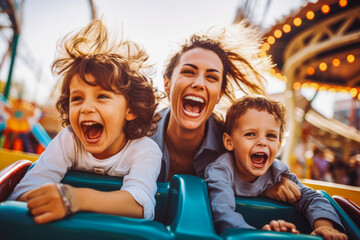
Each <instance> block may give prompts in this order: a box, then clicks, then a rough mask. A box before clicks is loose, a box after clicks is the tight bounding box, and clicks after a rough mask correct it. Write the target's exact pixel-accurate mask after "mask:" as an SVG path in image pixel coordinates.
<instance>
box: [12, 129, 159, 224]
mask: <svg viewBox="0 0 360 240" xmlns="http://www.w3.org/2000/svg"><path fill="white" fill-rule="evenodd" d="M75 141H78V143H75ZM161 157H162V153H161V150H160V148H159V147H158V145H157V144H156V143H155V142H154V141H153V140H151V139H150V138H148V137H143V138H140V139H135V140H129V141H128V142H127V143H126V145H125V147H124V148H123V149H122V150H121V151H120V152H118V153H117V154H115V155H113V156H111V157H110V158H107V159H96V158H95V157H94V156H93V155H92V154H91V153H89V152H87V151H86V150H85V149H84V148H83V147H82V146H81V143H80V141H79V140H78V139H77V138H76V136H75V134H74V132H73V131H72V129H71V127H67V128H65V129H63V130H62V131H61V132H60V133H59V134H58V135H57V136H56V137H55V138H54V139H53V140H52V141H51V143H50V144H49V145H48V147H47V148H46V150H45V151H44V152H43V153H42V154H41V156H40V158H39V160H38V161H37V162H36V164H35V166H34V167H33V168H32V169H31V170H29V171H28V172H27V173H26V175H25V176H24V178H23V179H22V180H21V181H20V183H19V184H18V185H17V186H16V187H15V189H14V191H13V194H12V195H11V197H10V199H14V200H15V199H17V198H18V197H20V196H21V195H22V194H24V193H25V192H27V191H29V190H31V189H35V188H38V187H40V186H42V185H44V184H47V183H59V182H60V181H61V180H62V179H63V178H64V175H65V173H66V172H67V171H68V170H69V169H71V170H80V171H86V172H95V173H99V172H101V173H102V174H106V175H110V176H117V177H124V179H123V185H122V187H121V190H126V191H128V192H129V193H130V194H131V195H132V196H133V198H134V199H135V200H136V201H137V202H138V203H139V204H140V205H141V206H142V207H143V208H144V218H146V219H153V218H154V215H155V214H154V213H155V194H156V190H157V185H156V180H157V177H158V175H159V172H160V168H161Z"/></svg>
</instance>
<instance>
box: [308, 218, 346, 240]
mask: <svg viewBox="0 0 360 240" xmlns="http://www.w3.org/2000/svg"><path fill="white" fill-rule="evenodd" d="M311 235H318V236H322V237H323V238H324V239H326V240H332V239H336V240H347V239H348V238H347V236H346V235H345V234H344V233H341V232H339V231H338V230H336V229H335V228H334V227H333V225H332V222H331V221H329V220H327V219H317V220H316V221H315V222H314V231H312V233H311Z"/></svg>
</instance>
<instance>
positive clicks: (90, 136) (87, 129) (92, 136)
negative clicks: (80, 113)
mask: <svg viewBox="0 0 360 240" xmlns="http://www.w3.org/2000/svg"><path fill="white" fill-rule="evenodd" d="M81 129H82V131H83V134H84V137H85V140H86V142H88V143H96V142H98V141H99V139H100V137H101V134H102V132H103V130H104V126H103V125H102V124H100V123H97V122H94V121H89V122H82V123H81Z"/></svg>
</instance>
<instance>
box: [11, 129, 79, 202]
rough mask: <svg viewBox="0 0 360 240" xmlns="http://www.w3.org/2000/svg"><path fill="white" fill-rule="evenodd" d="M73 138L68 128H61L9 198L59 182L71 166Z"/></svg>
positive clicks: (15, 197) (16, 197) (12, 198)
mask: <svg viewBox="0 0 360 240" xmlns="http://www.w3.org/2000/svg"><path fill="white" fill-rule="evenodd" d="M73 155H74V138H73V134H72V133H71V132H70V130H69V129H68V128H66V129H63V130H62V131H61V132H60V133H59V134H58V135H57V136H56V137H55V138H54V139H53V140H52V141H51V142H50V144H49V145H48V146H47V147H46V149H45V151H44V152H43V153H42V154H41V155H40V158H39V159H38V160H37V161H36V164H35V165H34V166H33V167H32V168H31V169H30V170H29V171H28V172H27V173H26V174H25V176H24V177H23V179H22V180H21V181H20V183H19V184H18V185H17V186H16V187H15V189H14V191H13V193H12V195H11V196H10V199H11V200H16V199H18V198H19V197H20V196H21V195H22V194H24V193H26V192H27V191H29V190H32V189H36V188H38V187H40V186H42V185H44V184H47V183H59V182H60V181H61V180H62V179H63V177H64V175H65V173H66V171H67V169H69V168H70V167H71V166H72V156H73Z"/></svg>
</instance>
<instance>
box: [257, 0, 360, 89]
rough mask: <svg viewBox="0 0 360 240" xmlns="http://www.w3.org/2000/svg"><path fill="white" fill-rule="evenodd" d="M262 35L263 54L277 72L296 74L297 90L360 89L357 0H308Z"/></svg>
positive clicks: (295, 83)
mask: <svg viewBox="0 0 360 240" xmlns="http://www.w3.org/2000/svg"><path fill="white" fill-rule="evenodd" d="M264 36H265V39H266V40H265V43H264V44H263V46H262V48H263V50H264V52H266V53H267V54H269V55H271V56H272V58H273V61H274V62H275V63H276V64H277V70H278V71H279V72H282V73H283V74H285V76H286V77H288V75H292V77H291V81H293V88H294V89H299V88H300V87H312V88H317V89H320V90H330V91H347V92H350V93H351V94H352V95H353V96H356V95H358V93H359V92H360V68H359V63H360V1H359V0H348V1H346V0H340V1H339V0H322V1H318V2H316V3H309V4H307V5H306V6H304V7H302V8H301V9H300V10H298V11H296V12H293V13H291V14H290V15H289V16H288V17H286V18H284V19H283V20H282V21H280V22H278V23H276V24H275V25H273V26H272V27H271V28H270V29H268V30H267V31H266V33H265V35H264ZM289 73H291V74H289ZM274 74H275V73H274ZM278 74H279V73H278ZM279 78H282V79H284V80H286V78H285V77H283V76H281V77H279ZM288 79H289V78H288Z"/></svg>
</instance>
